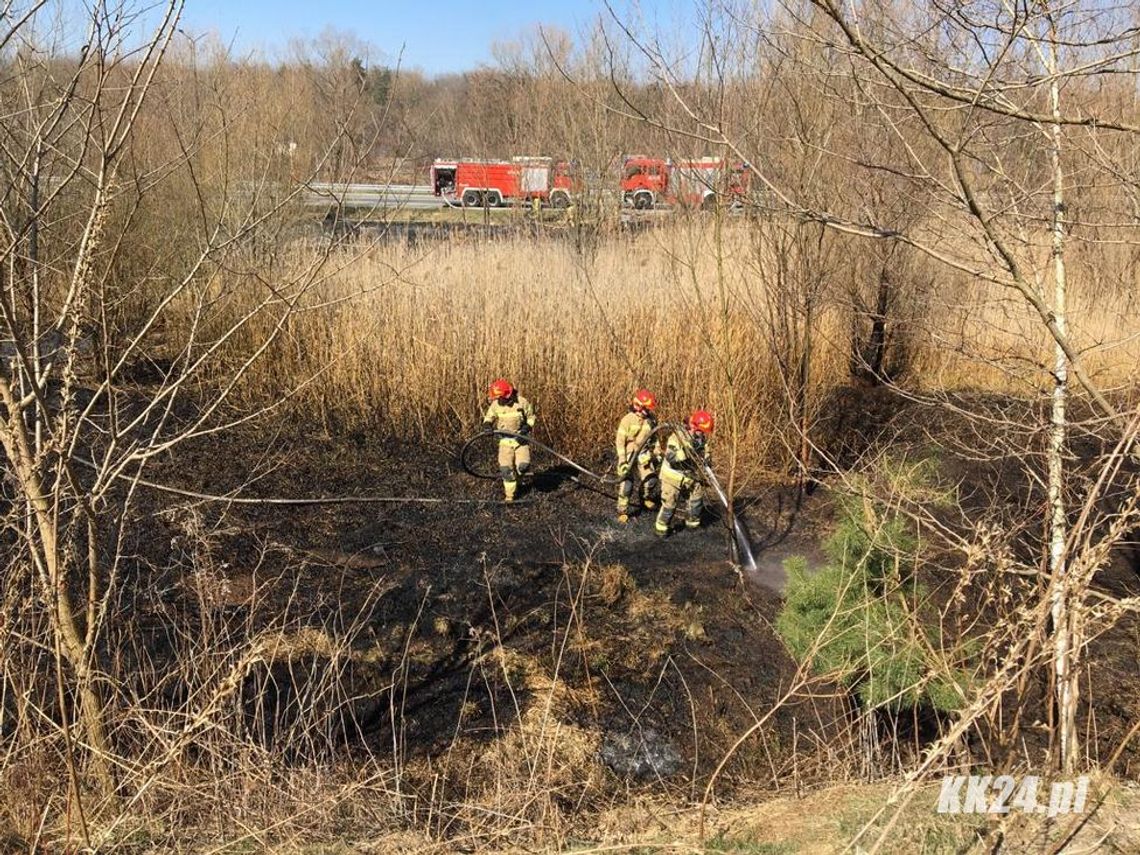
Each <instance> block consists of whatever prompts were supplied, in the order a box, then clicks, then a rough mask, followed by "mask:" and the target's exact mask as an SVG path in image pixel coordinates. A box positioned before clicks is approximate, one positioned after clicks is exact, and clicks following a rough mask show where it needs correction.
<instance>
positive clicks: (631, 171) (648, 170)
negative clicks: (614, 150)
mask: <svg viewBox="0 0 1140 855" xmlns="http://www.w3.org/2000/svg"><path fill="white" fill-rule="evenodd" d="M668 187H669V162H668V161H666V160H662V159H661V158H657V157H645V156H643V155H631V156H629V157H627V158H626V159H625V163H624V164H623V165H622V173H621V196H622V204H624V205H626V206H629V207H633V208H637V209H639V210H648V209H650V208H653V207H656V205H657V201H658V199H661V200H662V201H663V200H664V196H665V192H666V190H667V189H668Z"/></svg>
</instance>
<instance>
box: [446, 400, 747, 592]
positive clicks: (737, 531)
mask: <svg viewBox="0 0 1140 855" xmlns="http://www.w3.org/2000/svg"><path fill="white" fill-rule="evenodd" d="M666 431H672V432H675V433H678V432H679V431H680V427H679V426H678V425H674V424H668V423H665V424H661V425H658V426H657V427H656V428H654V429H653V431H652V432H650V434H649V436H647V437H646V438H645V439H644V440H642V442H641V443H640V444H639V445H638V446H637V447H636V448H635V449H634V451H633V453H632V454H631V455H630V458H631V459H636V458H637V456H638V455H639V454H641V452H642V451H643V450H644V449H646V448H647V447H648V446H649V444H650V443H651V442H652V441H653V438H654V437H655V436H656V435H657V434H659V433H663V432H666ZM678 435H679V436H681V437H684V434H683V433H678ZM489 437H498V438H500V439H503V438H507V439H517V440H520V441H522V442H525V443H527V444H528V445H531V446H534V447H535V448H539V449H541V450H542V451H544V452H546V453H547V454H549V455H551V456H552V457H554V458H555V459H557V460H560V461H561V462H562V463H564V464H565V465H567V466H569V467H570V468H572V469H574V470H575V471H576V472H578V473H579V474H581V475H584V476H586V477H587V478H590V479H592V480H594V481H596V482H597V483H598V484H599V485H606V486H610V485H616V484H619V483H621V481H622V480H624V479H622V478H619V477H617V476H616V475H599V474H598V473H596V472H593V471H591V470H589V469H587V468H586V467H585V466H582V465H581V464H579V463H578V462H576V461H574V460H572V459H571V458H569V457H567V456H566V455H565V454H562V453H561V452H559V451H557V450H555V449H554V448H551V447H550V446H549V445H546V444H545V443H542V442H539V441H538V440H536V439H534V438H532V437H531V436H530V435H529V434H520V433H515V432H514V431H508V430H485V431H481V432H480V433H477V434H475V435H474V436H472V437H471V438H470V439H468V440H467V442H465V443H464V444H463V447H462V448H461V449H460V451H459V465H460V466H462V467H463V471H464V472H466V473H467V474H468V475H471V476H472V477H474V478H479V479H482V480H487V481H490V480H497V479H498V478H500V477H501V476H500V475H499V473H498V472H495V473H494V474H489V473H486V472H480V471H479V470H477V469H476V468H475V467H474V466H473V465H472V464H471V462H470V460H468V455H469V454H470V453H471V450H472V449H473V448H474V447H475V445H477V444H478V443H479V442H480V441H482V440H484V439H487V438H489ZM686 444H688V443H687V442H686ZM690 450H691V448H690ZM694 456H696V457H697V458H698V459H700V460H701V462H700V469H701V476H702V478H701V480H702V481H704V482H705V484H707V485H708V487H709V488H710V489H711V490H712V491H713V492H714V493H715V494H716V497H717V499H719V500H720V503H721V505H722V506H723V507H724V511H725V517H724V518H725V519H726V520H727V521H728V523H729V528H731V529H732V555H733V563H734V564H736V565H737V566H739V567H740V568H741V570H743V571H744V572H746V573H755V572H756V570H757V567H756V557H755V555H754V554H753V552H752V539H751V537H750V535H749V533H748V528H747V526H745V524H744V520H742V519H741V518H740V516H739V515H738V514H737V513H735V511H734V509H733V507H732V503H731V502H729V500H728V495H727V494H726V493H725V491H724V488H723V487H721V485H720V481H718V480H717V477H716V473H714V472H713V470H712V467H711V466H709V465H708V463H706V462H705V461H704V460H703V459H701V458H700V457H699V455H694ZM572 480H573V481H574V482H575V483H577V484H579V485H581V486H583V487H585V488H586V489H589V490H594V491H595V492H599V493H602V494H603V495H607V496H608V495H609V493H607V492H606V491H604V490H602V489H600V488H599V487H593V486H590V485H589V484H587V483H584V482H583V481H581V480H580V479H579V478H576V477H575V478H573V479H572Z"/></svg>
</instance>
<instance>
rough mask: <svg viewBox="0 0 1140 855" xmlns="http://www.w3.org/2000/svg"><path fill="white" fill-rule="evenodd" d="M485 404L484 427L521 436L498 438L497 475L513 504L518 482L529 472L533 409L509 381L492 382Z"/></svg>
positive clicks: (506, 495) (504, 491)
mask: <svg viewBox="0 0 1140 855" xmlns="http://www.w3.org/2000/svg"><path fill="white" fill-rule="evenodd" d="M487 400H488V401H490V406H488V407H487V412H486V413H484V415H483V424H485V425H487V426H488V427H490V428H491V429H493V430H502V431H510V432H511V433H517V434H521V437H514V436H501V437H499V474H500V475H502V476H503V493H504V497H505V498H506V500H507V501H508V502H513V501H514V500H515V494H516V492H517V490H518V485H519V478H520V477H521V476H523V475H525V474H526V472H527V470H528V469H529V468H530V445H528V444H527V441H526V436H527V435H528V434H529V433H530V432H531V429H532V428H533V427H534V422H535V414H534V407H533V406H532V405H531V403H530V401H528V400H527V399H526V398H524V397H523V396H522V395H520V394H519V392H518V389H516V388H515V387H514V386H512V385H511V383H510V381H509V380H502V379H499V380H496V381H494V382H493V383H492V384H491V386H490V388H489V389H488V390H487Z"/></svg>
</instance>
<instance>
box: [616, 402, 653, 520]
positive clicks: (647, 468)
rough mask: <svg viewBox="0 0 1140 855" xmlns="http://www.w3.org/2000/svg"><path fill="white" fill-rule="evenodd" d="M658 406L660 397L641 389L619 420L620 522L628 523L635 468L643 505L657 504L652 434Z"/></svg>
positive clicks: (618, 503)
mask: <svg viewBox="0 0 1140 855" xmlns="http://www.w3.org/2000/svg"><path fill="white" fill-rule="evenodd" d="M656 408H657V399H656V398H655V397H653V393H652V392H650V391H649V390H648V389H638V390H637V392H635V393H634V395H633V400H632V401H631V402H630V405H629V412H628V413H626V414H625V415H624V416H622V419H621V421H620V422H618V426H617V433H616V434H615V435H614V450H615V451H616V452H617V476H618V478H619V479H620V480H619V481H618V497H617V514H618V522H620V523H627V522H629V499H630V496H632V495H633V473H634V471H635V469H636V472H637V476H638V478H639V480H640V482H641V490H640V496H639V500H640V502H641V504H642V505H643V506H644V507H646V508H650V509H652V508H653V507H655V505H654V502H653V498H652V496H653V489H654V487H655V486H656V484H657V463H658V458H659V457H660V455H659V454H657V453H655V452H656V451H657V449H656V447H655V446H656V443H655V442H652V441H651V437H652V436H653V431H654V430H655V429H656V428H657V417H656V416H655V415H654V414H653V411H654V410H655V409H656Z"/></svg>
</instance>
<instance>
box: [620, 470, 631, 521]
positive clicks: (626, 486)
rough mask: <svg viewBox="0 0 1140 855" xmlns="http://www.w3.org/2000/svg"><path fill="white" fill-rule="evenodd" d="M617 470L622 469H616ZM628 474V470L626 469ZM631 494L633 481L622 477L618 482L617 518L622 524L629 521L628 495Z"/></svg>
mask: <svg viewBox="0 0 1140 855" xmlns="http://www.w3.org/2000/svg"><path fill="white" fill-rule="evenodd" d="M618 471H619V472H620V471H622V470H620V469H619V470H618ZM627 474H628V471H627ZM632 494H633V481H631V480H630V479H629V478H624V479H623V480H622V481H620V482H619V483H618V497H617V520H618V522H619V523H621V524H622V525H625V524H626V523H627V522H629V497H630V496H631V495H632Z"/></svg>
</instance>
